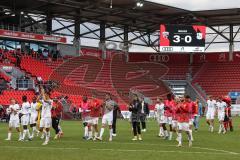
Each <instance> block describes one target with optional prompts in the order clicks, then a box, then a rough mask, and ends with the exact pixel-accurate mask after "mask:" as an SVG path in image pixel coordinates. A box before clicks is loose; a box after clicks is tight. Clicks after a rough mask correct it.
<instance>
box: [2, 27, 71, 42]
mask: <svg viewBox="0 0 240 160" xmlns="http://www.w3.org/2000/svg"><path fill="white" fill-rule="evenodd" d="M0 37H6V38H13V39H23V40H30V41H41V42H48V43H66V42H67V39H66V38H65V37H58V36H51V35H43V34H34V33H26V32H17V31H10V30H4V29H0Z"/></svg>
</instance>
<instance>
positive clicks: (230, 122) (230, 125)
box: [228, 120, 233, 128]
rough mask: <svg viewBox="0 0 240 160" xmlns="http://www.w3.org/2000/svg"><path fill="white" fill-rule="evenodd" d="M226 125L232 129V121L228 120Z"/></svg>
mask: <svg viewBox="0 0 240 160" xmlns="http://www.w3.org/2000/svg"><path fill="white" fill-rule="evenodd" d="M228 124H229V127H230V128H232V127H233V124H232V120H229V122H228Z"/></svg>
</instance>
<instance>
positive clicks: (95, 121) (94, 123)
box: [90, 117, 98, 125]
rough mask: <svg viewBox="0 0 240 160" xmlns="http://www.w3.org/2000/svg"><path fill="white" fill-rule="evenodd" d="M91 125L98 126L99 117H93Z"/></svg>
mask: <svg viewBox="0 0 240 160" xmlns="http://www.w3.org/2000/svg"><path fill="white" fill-rule="evenodd" d="M90 123H91V124H93V125H96V124H98V117H91V120H90Z"/></svg>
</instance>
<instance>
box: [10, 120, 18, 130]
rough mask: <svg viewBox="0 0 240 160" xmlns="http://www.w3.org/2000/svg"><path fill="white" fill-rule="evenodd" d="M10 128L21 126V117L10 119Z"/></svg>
mask: <svg viewBox="0 0 240 160" xmlns="http://www.w3.org/2000/svg"><path fill="white" fill-rule="evenodd" d="M9 127H10V128H19V127H20V120H19V119H11V120H10V121H9Z"/></svg>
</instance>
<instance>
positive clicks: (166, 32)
mask: <svg viewBox="0 0 240 160" xmlns="http://www.w3.org/2000/svg"><path fill="white" fill-rule="evenodd" d="M205 39H206V26H199V25H192V26H190V25H165V24H162V25H160V52H204V51H205Z"/></svg>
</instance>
